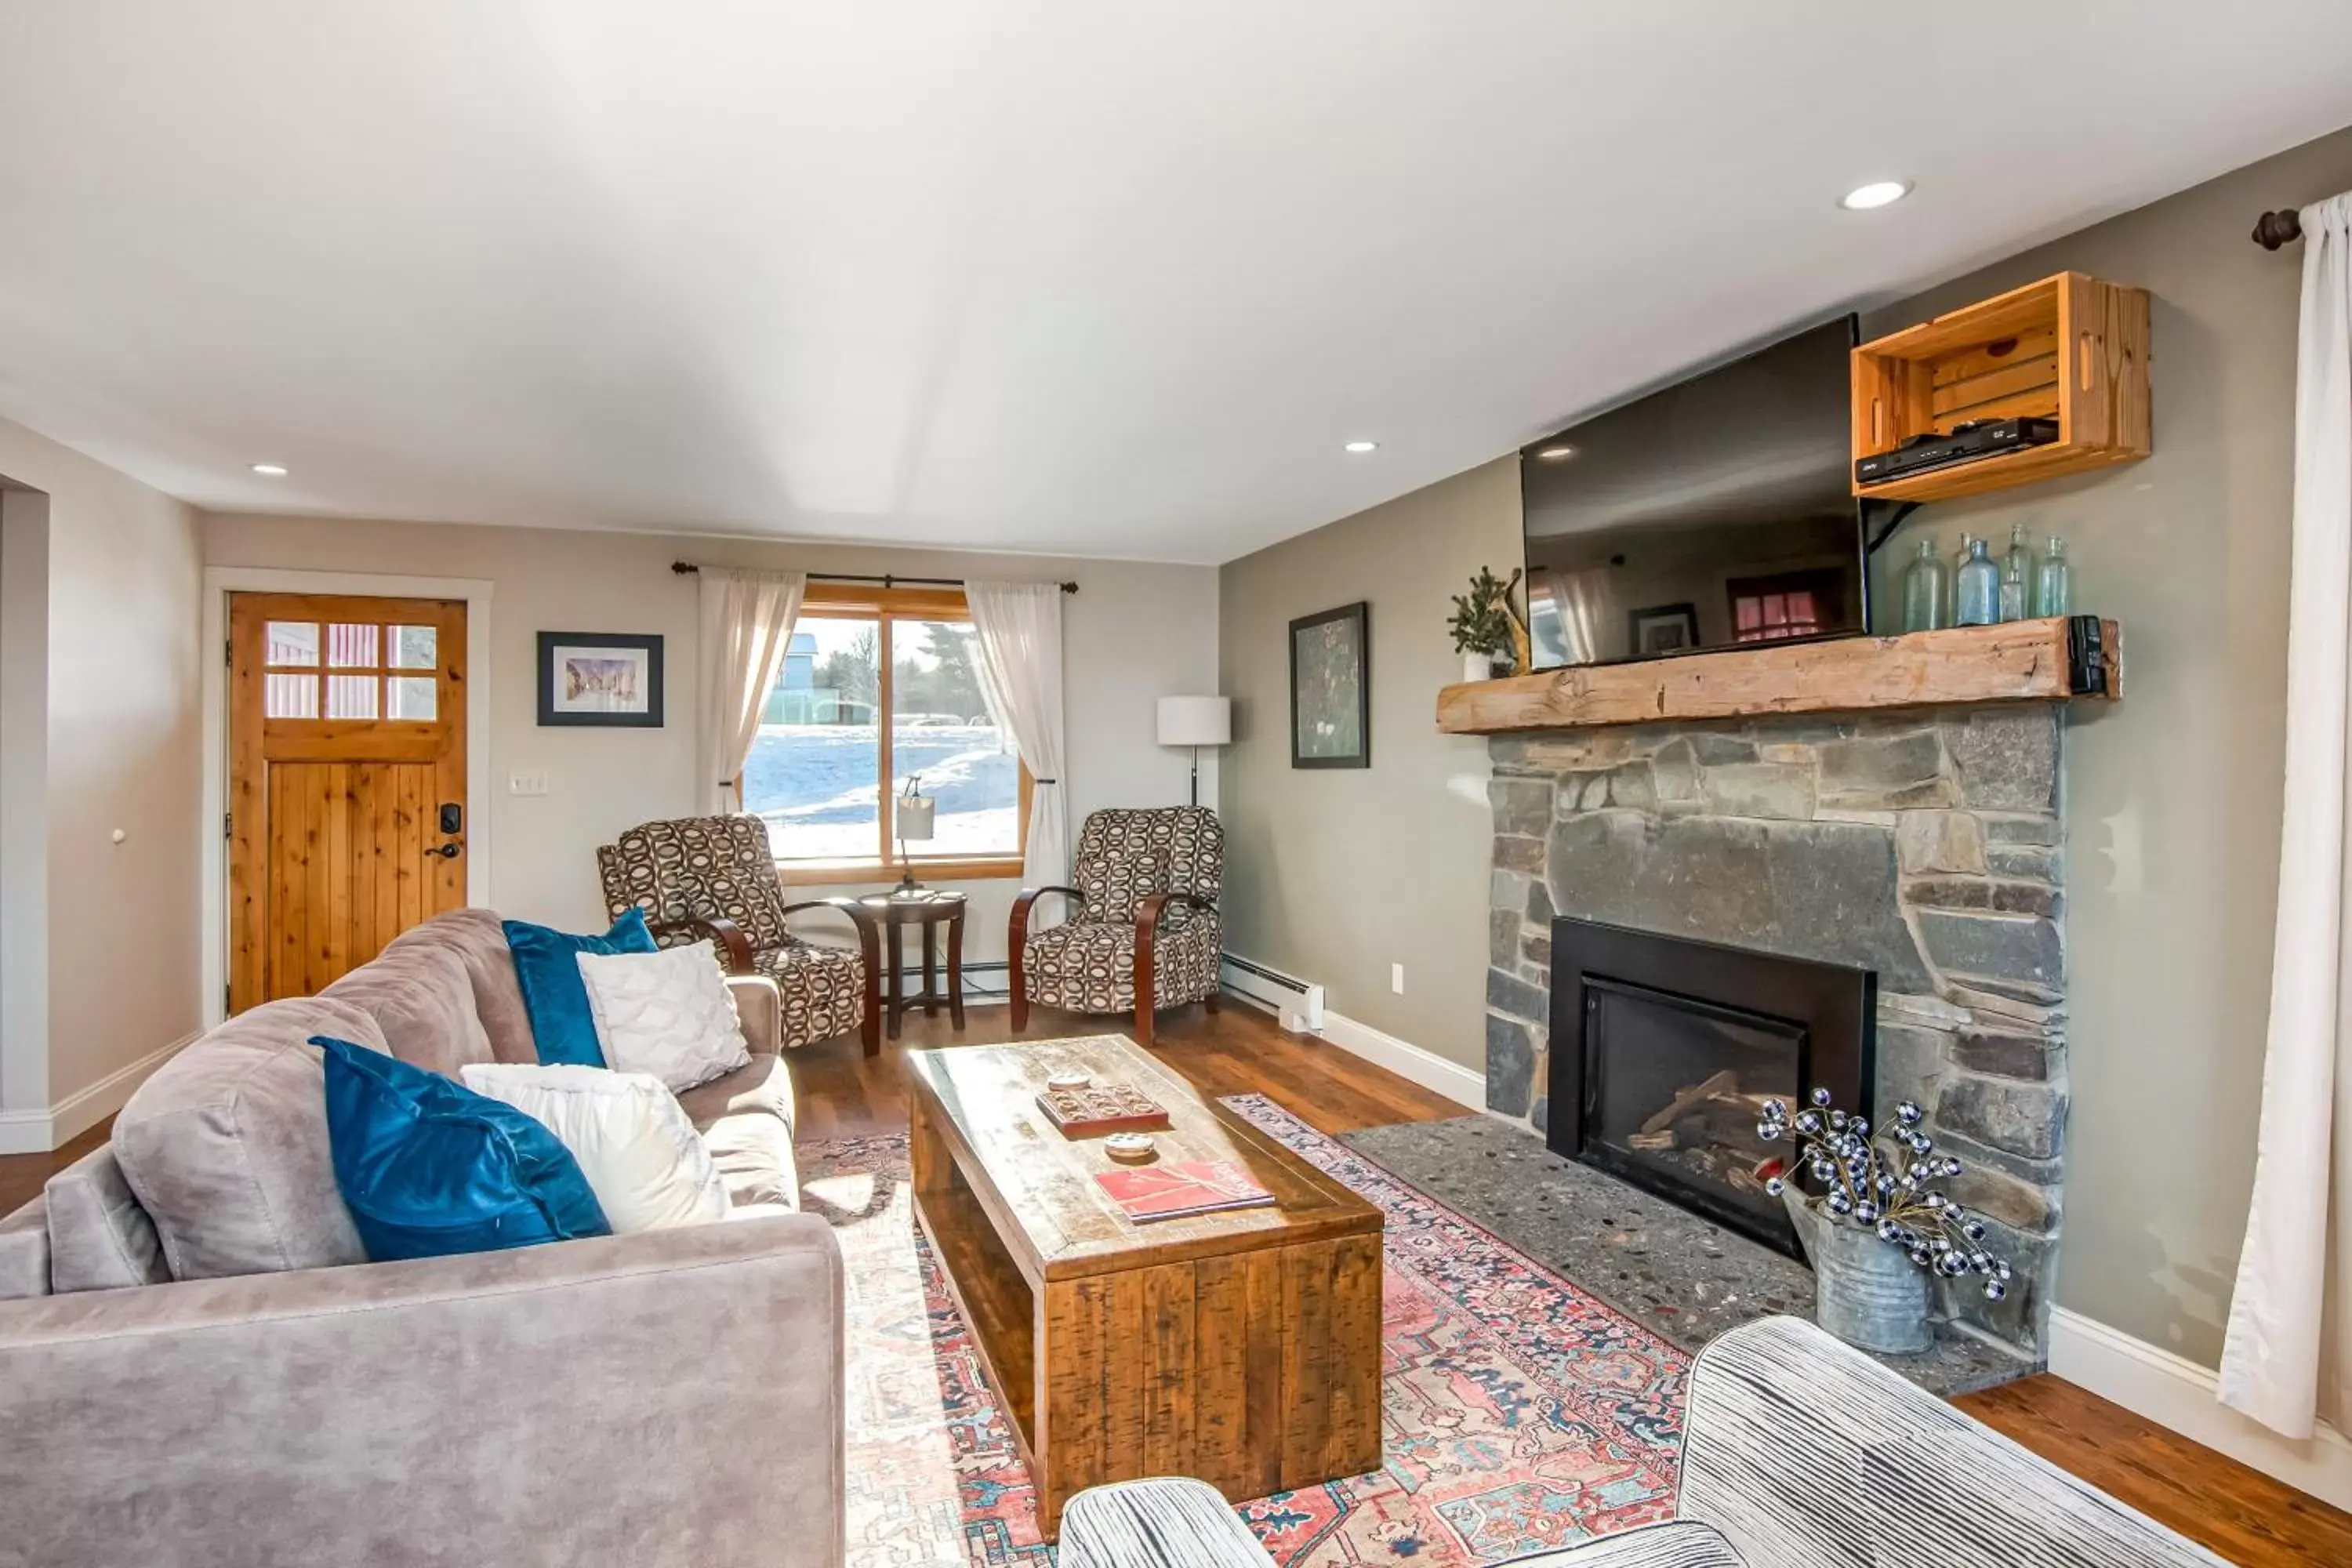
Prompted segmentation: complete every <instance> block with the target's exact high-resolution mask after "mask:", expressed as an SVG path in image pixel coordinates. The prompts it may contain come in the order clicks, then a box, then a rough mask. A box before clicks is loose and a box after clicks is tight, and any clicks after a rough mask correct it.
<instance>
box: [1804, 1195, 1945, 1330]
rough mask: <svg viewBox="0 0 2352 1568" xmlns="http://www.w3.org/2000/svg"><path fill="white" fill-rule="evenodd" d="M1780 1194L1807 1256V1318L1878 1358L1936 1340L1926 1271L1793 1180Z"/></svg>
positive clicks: (1898, 1248) (1932, 1294)
mask: <svg viewBox="0 0 2352 1568" xmlns="http://www.w3.org/2000/svg"><path fill="white" fill-rule="evenodd" d="M1782 1197H1783V1199H1784V1201H1785V1202H1786V1203H1787V1204H1788V1206H1789V1213H1790V1216H1791V1217H1792V1218H1794V1219H1795V1220H1796V1222H1797V1237H1798V1239H1799V1240H1800V1241H1801V1242H1803V1244H1804V1247H1805V1256H1806V1257H1808V1258H1811V1259H1812V1263H1813V1321H1815V1322H1817V1323H1819V1324H1820V1325H1821V1326H1822V1329H1823V1330H1824V1331H1827V1332H1829V1333H1832V1334H1835V1335H1836V1336H1837V1337H1838V1338H1839V1339H1842V1340H1843V1341H1844V1342H1846V1343H1848V1344H1850V1345H1853V1346H1856V1347H1858V1348H1860V1349H1862V1350H1866V1351H1876V1352H1879V1353H1881V1354H1883V1355H1916V1354H1918V1353H1919V1352H1922V1351H1924V1350H1926V1349H1927V1348H1928V1347H1929V1346H1930V1345H1932V1344H1934V1343H1935V1340H1936V1334H1935V1330H1934V1329H1933V1328H1932V1327H1931V1326H1930V1325H1929V1323H1928V1320H1927V1310H1928V1306H1929V1304H1930V1302H1931V1301H1932V1300H1933V1298H1934V1291H1933V1290H1932V1289H1930V1281H1929V1279H1928V1278H1927V1270H1926V1269H1924V1268H1920V1267H1919V1266H1918V1265H1917V1264H1916V1263H1914V1262H1912V1261H1911V1259H1910V1258H1909V1257H1907V1256H1906V1254H1905V1253H1904V1252H1903V1250H1902V1249H1901V1248H1900V1247H1893V1246H1890V1245H1888V1244H1887V1243H1885V1242H1884V1241H1881V1240H1879V1239H1878V1237H1877V1236H1876V1235H1875V1234H1874V1233H1873V1232H1871V1231H1869V1230H1865V1229H1864V1228H1863V1227H1862V1226H1853V1225H1844V1224H1841V1223H1840V1222H1838V1221H1836V1220H1834V1219H1832V1218H1831V1217H1830V1216H1828V1215H1824V1214H1822V1212H1821V1211H1820V1210H1819V1209H1816V1208H1815V1207H1813V1205H1812V1204H1811V1202H1810V1201H1809V1200H1807V1199H1806V1198H1805V1196H1804V1195H1803V1194H1801V1193H1799V1192H1798V1191H1797V1189H1796V1188H1795V1187H1794V1186H1793V1185H1792V1186H1790V1187H1789V1188H1787V1189H1786V1190H1785V1191H1784V1192H1783V1194H1782Z"/></svg>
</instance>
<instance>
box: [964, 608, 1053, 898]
mask: <svg viewBox="0 0 2352 1568" xmlns="http://www.w3.org/2000/svg"><path fill="white" fill-rule="evenodd" d="M963 593H964V600H965V602H966V603H967V604H969V605H971V625H972V630H973V631H974V632H976V633H978V634H979V639H980V692H981V696H982V698H983V699H985V700H986V701H987V703H988V716H989V717H990V718H992V719H993V720H995V721H996V724H997V727H998V728H999V729H1001V730H1003V731H1005V732H1006V733H1007V734H1010V735H1011V736H1012V737H1013V745H1014V746H1016V747H1017V748H1019V750H1020V752H1021V761H1022V763H1024V765H1025V766H1026V767H1027V768H1028V769H1029V776H1030V777H1031V778H1033V779H1034V780H1035V781H1036V786H1037V787H1036V789H1035V791H1034V793H1033V794H1032V795H1031V797H1030V803H1029V852H1028V854H1027V856H1026V857H1025V858H1024V860H1023V862H1022V879H1023V880H1024V882H1025V883H1027V884H1028V885H1029V886H1030V887H1033V888H1034V887H1039V886H1042V885H1044V884H1045V883H1048V882H1067V881H1068V880H1069V862H1070V818H1069V812H1068V810H1067V808H1066V805H1065V802H1066V799H1067V797H1068V793H1069V792H1068V789H1067V787H1066V786H1067V784H1068V776H1069V775H1068V774H1067V773H1066V772H1065V771H1064V769H1065V767H1066V757H1067V754H1068V753H1067V750H1066V746H1065V744H1064V741H1063V730H1062V588H1061V584H1058V583H966V584H964V585H963ZM1049 912H1050V911H1049V910H1048V909H1047V908H1046V907H1045V906H1044V905H1042V904H1041V906H1040V907H1039V909H1038V910H1037V913H1038V914H1039V915H1040V916H1045V915H1046V914H1047V913H1049ZM1055 918H1056V919H1058V918H1059V917H1058V915H1057V916H1056V917H1055ZM1037 923H1038V924H1039V925H1040V926H1044V925H1047V924H1051V923H1052V921H1046V920H1043V919H1041V920H1040V921H1038V922H1037Z"/></svg>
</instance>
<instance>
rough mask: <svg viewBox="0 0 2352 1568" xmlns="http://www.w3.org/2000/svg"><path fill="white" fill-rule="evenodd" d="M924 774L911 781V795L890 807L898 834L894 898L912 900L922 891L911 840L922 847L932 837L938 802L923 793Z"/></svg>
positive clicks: (891, 820)
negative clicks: (917, 877)
mask: <svg viewBox="0 0 2352 1568" xmlns="http://www.w3.org/2000/svg"><path fill="white" fill-rule="evenodd" d="M922 783H923V775H922V774H920V773H917V774H915V775H914V776H913V777H912V778H910V779H908V781H907V793H906V794H904V795H900V796H899V797H898V800H897V801H896V802H895V803H894V804H893V805H892V806H891V808H890V825H891V826H892V827H893V828H895V829H896V830H897V831H898V892H897V893H896V894H894V895H893V896H894V897H897V898H902V899H909V898H912V897H914V896H915V895H916V894H917V893H919V892H920V891H921V890H922V884H920V883H919V882H917V881H916V880H915V863H914V860H913V858H911V857H909V856H908V853H907V840H908V839H909V838H911V839H913V840H914V841H915V842H916V843H918V844H920V843H922V842H923V841H924V840H926V839H928V838H929V837H931V826H932V822H933V818H934V812H933V808H934V807H935V806H936V805H937V804H938V803H937V802H936V801H935V800H934V799H933V798H932V797H931V796H929V795H921V794H919V793H918V791H919V789H920V788H921V786H922Z"/></svg>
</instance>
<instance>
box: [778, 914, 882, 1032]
mask: <svg viewBox="0 0 2352 1568" xmlns="http://www.w3.org/2000/svg"><path fill="white" fill-rule="evenodd" d="M802 910H832V911H833V912H834V913H835V914H837V915H847V916H848V917H849V923H850V924H851V925H853V926H855V927H856V929H857V956H858V957H859V958H861V959H863V960H865V963H866V976H865V982H864V990H865V993H866V1016H865V1017H864V1018H863V1019H861V1020H860V1021H859V1025H858V1027H859V1032H860V1039H861V1043H862V1044H863V1045H864V1047H865V1050H866V1055H867V1056H869V1057H870V1056H873V1055H875V1054H876V1053H877V1052H878V1051H880V1050H881V1048H882V923H881V922H880V921H877V920H876V919H875V918H874V911H873V910H869V909H867V908H866V906H865V905H864V904H861V903H859V902H858V901H857V900H856V899H803V900H801V901H800V902H799V903H797V904H786V905H785V906H784V908H783V913H784V917H785V918H786V919H788V920H789V919H790V918H791V917H793V915H796V914H798V913H800V912H801V911H802Z"/></svg>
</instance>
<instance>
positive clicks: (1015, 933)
mask: <svg viewBox="0 0 2352 1568" xmlns="http://www.w3.org/2000/svg"><path fill="white" fill-rule="evenodd" d="M1048 893H1059V894H1061V895H1062V896H1063V897H1064V898H1066V899H1075V900H1077V902H1078V906H1079V907H1080V908H1081V909H1083V908H1085V907H1086V901H1087V896H1086V894H1084V893H1082V892H1080V891H1079V890H1078V889H1076V888H1066V887H1063V886H1062V885H1061V884H1060V883H1058V882H1055V883H1051V884H1049V885H1047V886H1045V887H1043V888H1024V889H1021V896H1020V897H1019V898H1017V899H1014V900H1013V920H1012V923H1011V925H1010V926H1009V927H1008V928H1007V930H1006V933H1005V943H1006V945H1007V946H1008V947H1010V948H1011V949H1012V951H1013V964H1014V965H1015V966H1016V967H1017V966H1018V965H1019V964H1020V963H1021V949H1022V947H1023V946H1024V944H1026V943H1027V942H1028V941H1029V909H1030V906H1031V905H1033V904H1034V903H1035V902H1036V901H1037V900H1040V899H1042V898H1044V897H1045V895H1046V894H1048Z"/></svg>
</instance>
